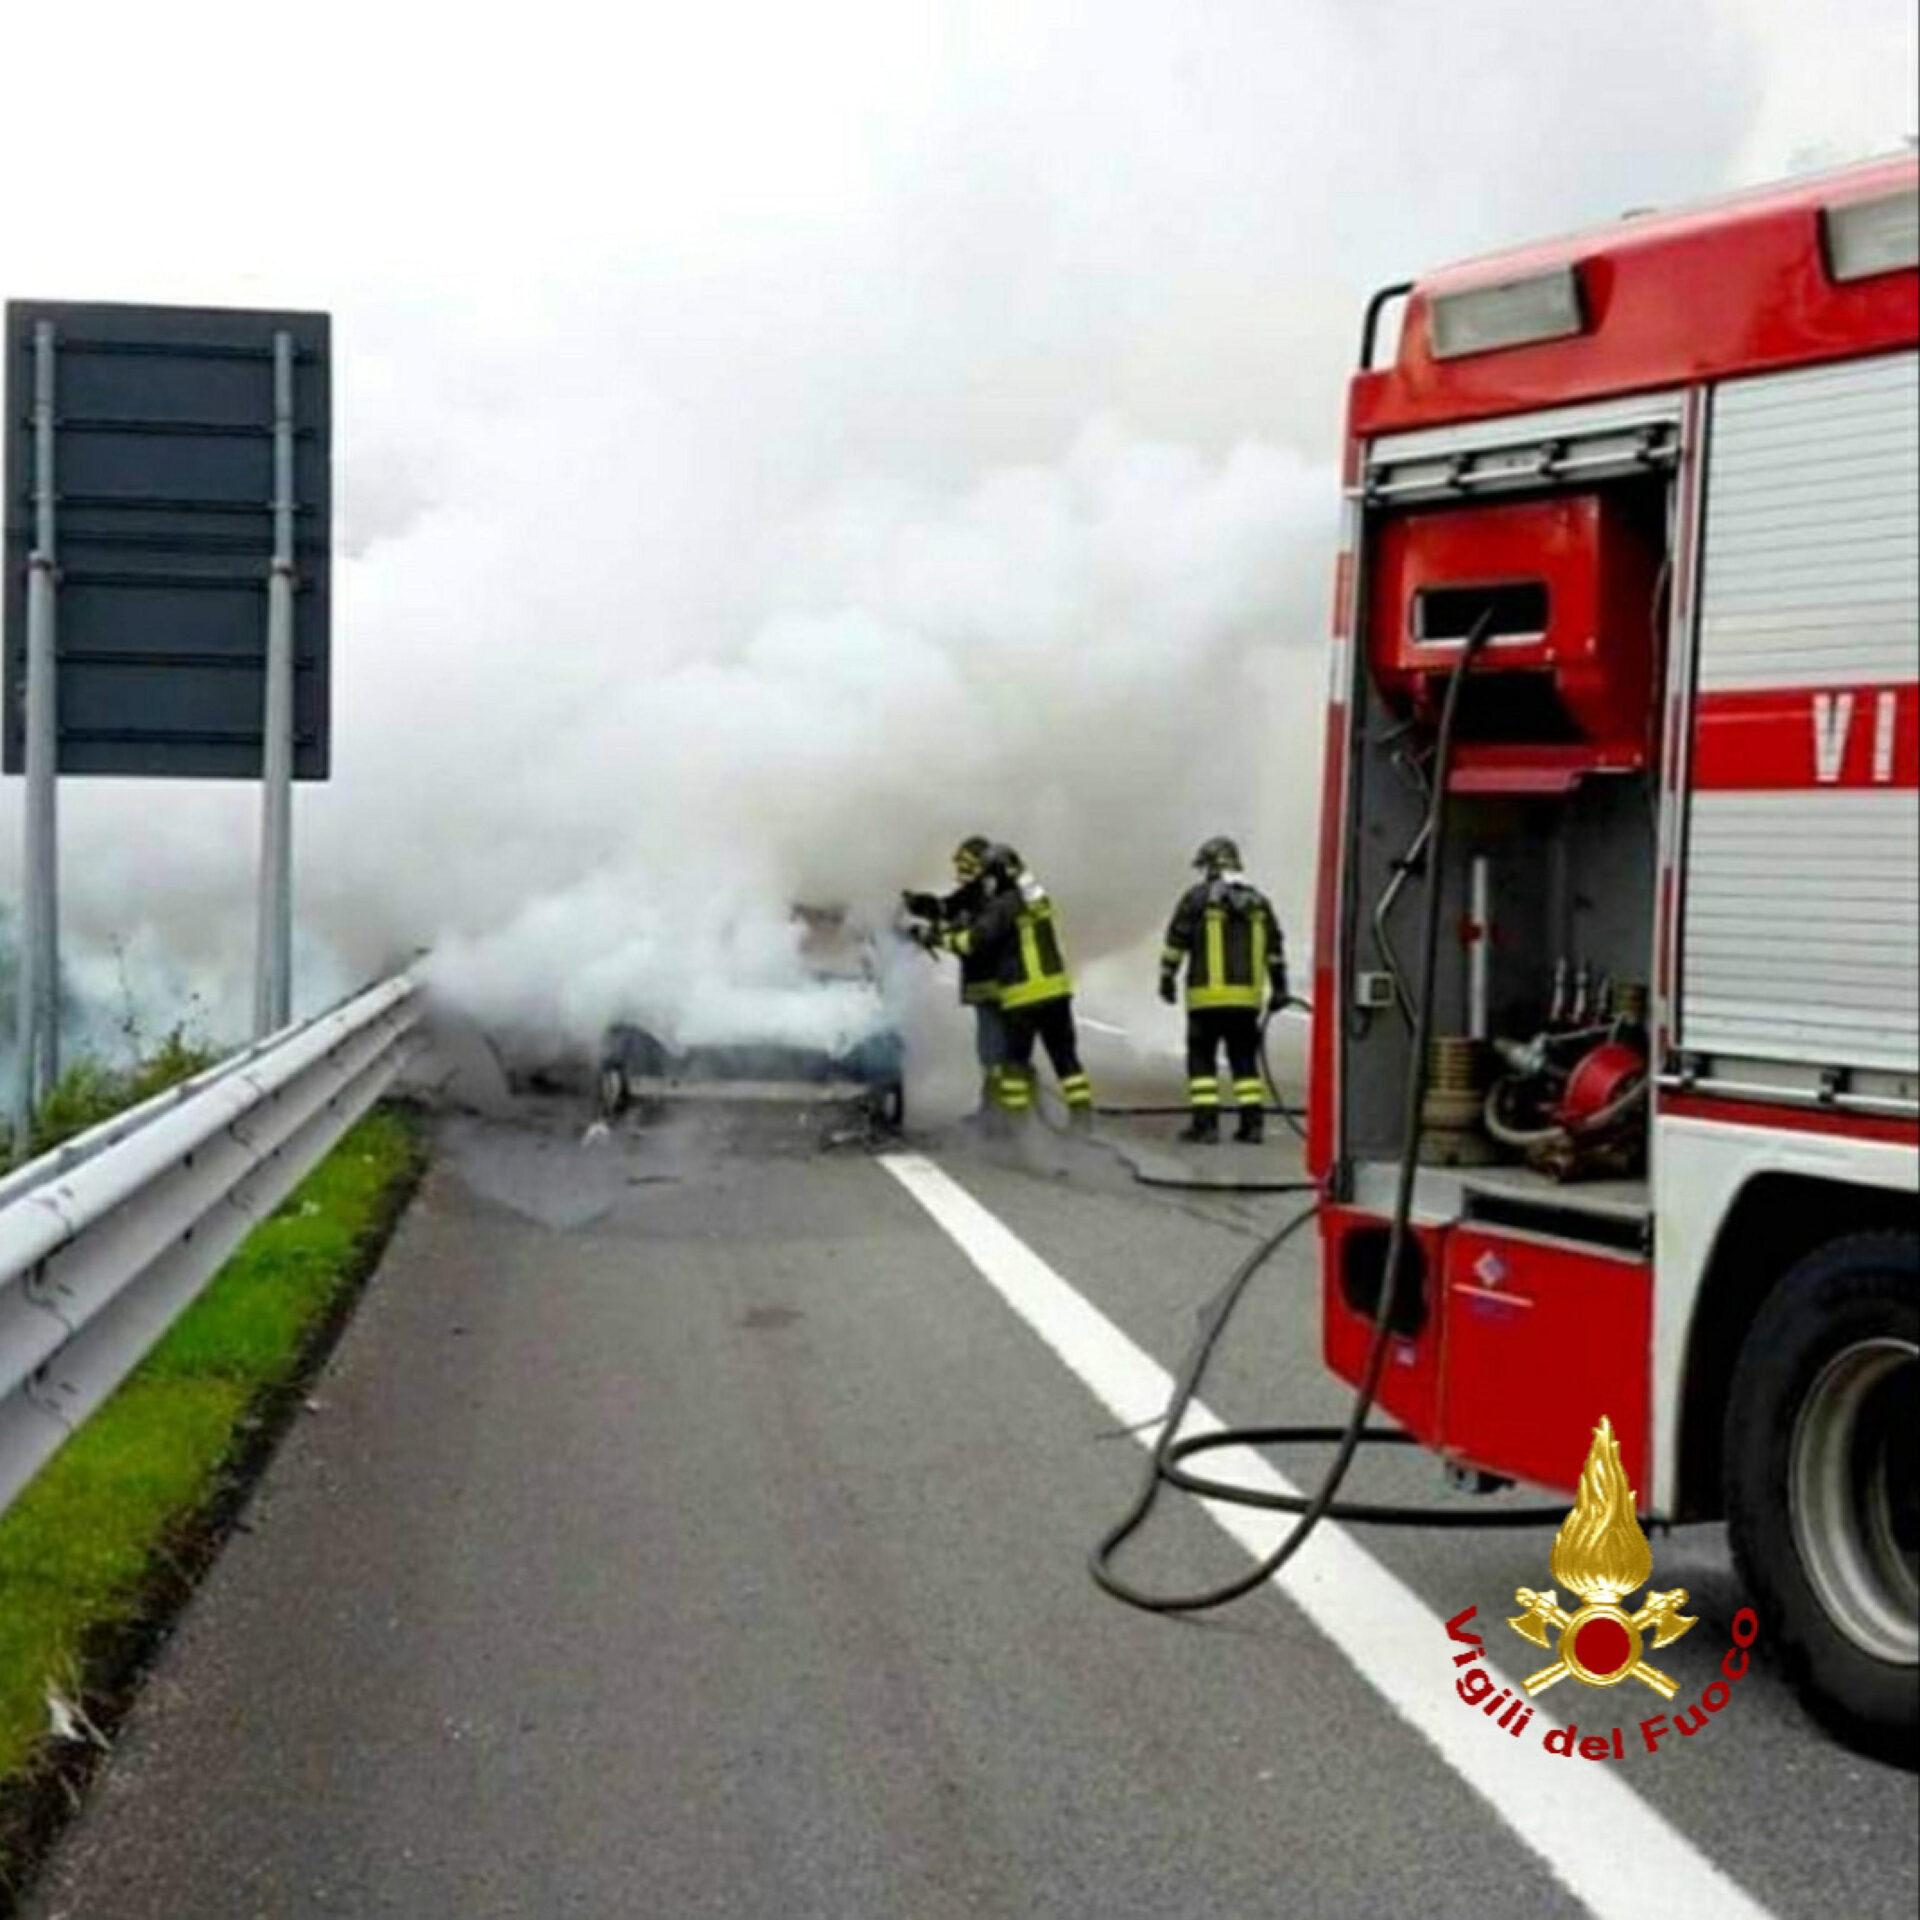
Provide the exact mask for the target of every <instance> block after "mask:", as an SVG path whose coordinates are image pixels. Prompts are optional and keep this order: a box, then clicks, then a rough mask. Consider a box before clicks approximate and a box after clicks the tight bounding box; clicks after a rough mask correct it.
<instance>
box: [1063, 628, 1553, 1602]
mask: <svg viewBox="0 0 1920 1920" xmlns="http://www.w3.org/2000/svg"><path fill="white" fill-rule="evenodd" d="M1492 617H1493V616H1492V611H1491V609H1489V611H1488V612H1487V613H1485V614H1483V615H1482V616H1481V617H1480V619H1479V621H1478V622H1477V623H1476V624H1475V626H1474V628H1473V631H1472V632H1471V633H1470V634H1469V635H1468V636H1467V639H1466V643H1465V645H1464V646H1463V647H1462V649H1461V654H1460V660H1459V663H1458V665H1457V666H1456V667H1455V668H1454V670H1453V673H1452V676H1451V677H1450V678H1449V680H1448V682H1447V691H1446V698H1445V701H1444V704H1443V705H1442V708H1441V713H1440V724H1439V730H1438V734H1437V737H1436V741H1435V746H1434V756H1433V784H1432V788H1431V792H1430V796H1429V800H1428V814H1427V824H1426V827H1425V828H1424V829H1423V832H1422V841H1423V843H1424V847H1425V854H1426V888H1425V895H1424V899H1423V901H1422V913H1421V927H1420V974H1419V985H1418V990H1417V992H1416V994H1415V995H1414V1006H1413V1016H1414V1017H1413V1050H1412V1058H1411V1061H1410V1063H1409V1066H1408V1071H1407V1087H1406V1108H1405V1115H1404V1128H1403V1132H1402V1135H1401V1139H1402V1142H1403V1145H1402V1148H1401V1154H1400V1165H1399V1172H1398V1179H1397V1181H1396V1184H1395V1190H1394V1201H1393V1216H1392V1223H1391V1226H1390V1227H1389V1229H1388V1237H1387V1252H1386V1262H1385V1266H1384V1268H1383V1270H1382V1275H1381V1285H1380V1298H1379V1300H1378V1302H1377V1303H1376V1305H1375V1308H1374V1319H1373V1329H1372V1335H1371V1338H1370V1339H1369V1341H1368V1345H1367V1353H1366V1359H1365V1362H1364V1364H1363V1366H1362V1368H1361V1374H1360V1381H1359V1384H1358V1386H1357V1387H1356V1388H1355V1390H1354V1395H1353V1401H1352V1404H1351V1407H1350V1409H1349V1411H1348V1414H1347V1419H1346V1423H1345V1424H1344V1425H1343V1426H1338V1427H1333V1426H1270V1427H1230V1428H1226V1429H1223V1430H1222V1431H1220V1432H1217V1433H1209V1434H1196V1435H1192V1436H1189V1437H1188V1438H1186V1439H1181V1438H1179V1432H1180V1424H1181V1422H1182V1420H1183V1419H1184V1418H1185V1417H1186V1413H1187V1409H1188V1408H1189V1406H1191V1405H1192V1403H1193V1399H1194V1396H1195V1395H1196V1394H1197V1393H1198V1392H1199V1389H1200V1383H1201V1381H1202V1379H1203V1378H1204V1377H1205V1375H1206V1371H1207V1366H1208V1363H1209V1362H1210V1361H1211V1359H1212V1357H1213V1353H1214V1349H1215V1348H1216V1347H1217V1346H1218V1345H1219V1342H1220V1338H1221V1335H1222V1334H1223V1333H1224V1332H1225V1331H1226V1328H1227V1323H1228V1322H1229V1321H1230V1320H1231V1319H1232V1317H1233V1313H1234V1309H1235V1308H1236V1307H1237V1306H1238V1305H1239V1303H1240V1301H1241V1299H1242V1297H1243V1296H1244V1295H1245V1293H1246V1290H1247V1287H1248V1285H1249V1284H1250V1283H1251V1282H1252V1280H1253V1277H1254V1275H1255V1274H1256V1273H1258V1272H1259V1271H1260V1270H1261V1268H1262V1267H1264V1266H1265V1265H1266V1264H1267V1262H1268V1261H1269V1260H1271V1259H1272V1258H1273V1256H1274V1255H1275V1254H1277V1253H1278V1252H1279V1251H1280V1249H1281V1248H1282V1247H1283V1246H1285V1245H1286V1244H1287V1242H1288V1241H1289V1240H1291V1239H1292V1238H1293V1236H1294V1235H1295V1234H1296V1233H1297V1232H1299V1230H1300V1229H1301V1228H1302V1227H1304V1226H1305V1225H1306V1224H1307V1222H1308V1221H1309V1220H1311V1219H1313V1218H1314V1216H1315V1215H1316V1214H1317V1213H1318V1212H1319V1210H1320V1203H1319V1201H1318V1200H1317V1199H1316V1200H1315V1201H1314V1202H1313V1203H1312V1204H1310V1205H1308V1206H1305V1207H1302V1208H1301V1209H1300V1210H1299V1212H1297V1213H1295V1214H1294V1215H1292V1217H1291V1218H1289V1219H1288V1220H1286V1221H1284V1222H1283V1223H1282V1224H1281V1225H1280V1226H1279V1227H1278V1228H1276V1229H1275V1231H1274V1232H1272V1233H1271V1234H1269V1235H1268V1236H1267V1238H1266V1239H1265V1240H1263V1241H1262V1242H1261V1243H1260V1244H1259V1245H1258V1246H1257V1247H1255V1248H1254V1249H1253V1250H1252V1252H1250V1253H1249V1254H1248V1255H1247V1257H1246V1258H1245V1259H1244V1260H1242V1261H1241V1263H1240V1265H1239V1266H1238V1267H1237V1268H1236V1269H1235V1270H1234V1272H1233V1275H1232V1277H1231V1278H1230V1279H1229V1280H1228V1281H1227V1283H1226V1285H1225V1286H1224V1287H1223V1288H1222V1289H1221V1290H1220V1292H1219V1294H1218V1295H1217V1296H1216V1297H1215V1299H1214V1300H1213V1301H1212V1302H1211V1303H1210V1305H1209V1307H1208V1310H1207V1311H1206V1313H1205V1314H1204V1315H1203V1316H1202V1320H1201V1327H1200V1332H1199V1334H1198V1335H1197V1337H1196V1338H1195V1340H1194V1342H1193V1345H1192V1347H1191V1348H1190V1349H1189V1351H1188V1353H1187V1355H1186V1358H1185V1359H1184V1360H1183V1361H1182V1362H1181V1365H1180V1369H1179V1372H1178V1374H1177V1375H1176V1376H1175V1380H1174V1388H1173V1393H1172V1396H1171V1397H1170V1398H1169V1400H1168V1402H1167V1405H1166V1410H1165V1412H1164V1413H1163V1414H1162V1415H1161V1418H1160V1423H1159V1432H1158V1434H1157V1436H1156V1438H1155V1440H1154V1445H1153V1451H1152V1453H1151V1455H1150V1456H1149V1458H1148V1461H1147V1467H1146V1471H1145V1473H1144V1475H1143V1476H1142V1478H1141V1482H1140V1488H1139V1491H1138V1492H1137V1493H1136V1494H1135V1496H1134V1498H1133V1501H1132V1503H1131V1504H1130V1505H1129V1506H1128V1508H1127V1510H1126V1511H1125V1512H1124V1513H1123V1514H1122V1515H1121V1516H1120V1518H1119V1519H1118V1520H1117V1521H1115V1522H1114V1524H1113V1525H1112V1526H1111V1527H1109V1528H1108V1529H1107V1531H1106V1532H1105V1533H1104V1534H1103V1535H1102V1536H1101V1537H1100V1540H1099V1541H1098V1543H1097V1544H1096V1545H1095V1546H1094V1549H1093V1552H1092V1554H1091V1555H1090V1556H1089V1560H1088V1568H1089V1571H1090V1572H1091V1573H1092V1575H1093V1578H1094V1579H1095V1581H1097V1582H1098V1583H1099V1585H1100V1586H1101V1587H1102V1588H1103V1589H1104V1590H1105V1591H1106V1592H1108V1593H1110V1594H1111V1595H1112V1596H1113V1597H1114V1598H1115V1599H1116V1600H1122V1601H1124V1602H1125V1603H1126V1604H1127V1605H1128V1606H1131V1607H1138V1608H1140V1609H1141V1610H1142V1611H1144V1612H1147V1613H1199V1612H1203V1611H1205V1610H1206V1609H1208V1608H1210V1607H1218V1606H1224V1605H1225V1604H1226V1603H1227V1602H1228V1601H1231V1600H1237V1599H1239V1598H1241V1597H1242V1596H1243V1595H1245V1594H1249V1593H1252V1592H1253V1591H1254V1590H1255V1589H1256V1588H1259V1587H1263V1586H1265V1585H1266V1583H1267V1582H1268V1581H1269V1580H1271V1579H1272V1578H1273V1576H1274V1575H1275V1574H1277V1573H1278V1572H1279V1571H1280V1570H1281V1568H1282V1567H1284V1566H1285V1565H1286V1564H1287V1562H1288V1561H1290V1560H1291V1559H1292V1558H1293V1557H1294V1555H1295V1554H1296V1553H1298V1552H1299V1551H1300V1549H1301V1548H1302V1547H1303V1546H1305V1545H1306V1543H1307V1541H1308V1539H1309V1538H1310V1537H1311V1536H1312V1534H1313V1531H1314V1529H1315V1528H1316V1527H1317V1526H1318V1525H1319V1524H1320V1522H1321V1521H1322V1520H1326V1519H1334V1520H1343V1521H1347V1522H1351V1523H1355V1524H1359V1525H1363V1526H1406V1527H1410V1526H1418V1527H1531V1526H1549V1525H1558V1524H1559V1522H1560V1521H1561V1520H1562V1519H1563V1518H1564V1517H1565V1509H1564V1508H1555V1507H1507V1508H1501V1509H1499V1510H1497V1511H1494V1512H1491V1513H1479V1512H1469V1511H1466V1510H1463V1509H1462V1510H1455V1509H1448V1508H1435V1507H1402V1506H1386V1505H1377V1504H1371V1503H1361V1502H1352V1501H1342V1500H1340V1499H1339V1498H1338V1497H1337V1496H1338V1494H1339V1491H1340V1488H1341V1485H1342V1484H1343V1482H1344V1481H1345V1479H1346V1477H1347V1472H1348V1470H1349V1469H1350V1468H1351V1467H1352V1465H1353V1460H1354V1456H1355V1455H1356V1454H1357V1453H1358V1452H1359V1450H1360V1448H1361V1447H1362V1446H1363V1445H1393V1444H1400V1445H1407V1444H1411V1443H1412V1436H1411V1435H1410V1434H1406V1433H1402V1432H1399V1431H1397V1430H1393V1429H1386V1428H1377V1427H1369V1426H1368V1424H1367V1422H1368V1419H1369V1417H1370V1416H1371V1414H1372V1412H1373V1405H1374V1401H1375V1399H1376V1398H1377V1397H1378V1394H1379V1391H1380V1380H1381V1376H1382V1373H1383V1372H1384V1370H1385V1367H1386V1360H1387V1352H1388V1346H1389V1342H1390V1338H1391V1327H1392V1323H1393V1317H1394V1308H1395V1306H1396V1304H1397V1296H1398V1294H1399V1291H1400V1287H1401V1284H1402V1279H1403V1271H1402V1270H1403V1266H1404V1256H1405V1252H1406V1247H1407V1239H1408V1234H1409V1231H1410V1225H1411V1220H1412V1214H1413V1190H1414V1182H1415V1178H1416V1176H1417V1174H1418V1171H1419V1162H1420V1144H1421V1134H1422V1104H1423V1101H1424V1098H1425V1095H1426V1089H1427V1051H1428V1049H1427V1041H1428V1037H1429V1034H1430V1032H1431V1029H1432V1025H1433V1000H1434V984H1435V978H1436V974H1437V971H1438V969H1437V967H1436V964H1435V963H1436V959H1437V956H1438V952H1439V945H1440V918H1441V895H1442V883H1443V867H1444V858H1445V851H1446V840H1447V825H1448V820H1447V814H1448V807H1447V775H1448V771H1449V768H1450V766H1451V763H1452V757H1453V736H1454V726H1455V721H1456V717H1457V714H1458V710H1459V701H1460V690H1461V687H1462V685H1463V684H1464V683H1465V680H1466V677H1467V674H1468V672H1469V671H1470V669H1471V668H1472V666H1473V663H1474V660H1475V659H1476V658H1477V657H1478V655H1479V652H1480V650H1481V648H1482V647H1483V646H1484V645H1485V644H1486V641H1487V636H1488V632H1489V630H1490V627H1491V623H1492ZM1263 1038H1264V1035H1263ZM1296 1190H1297V1191H1300V1192H1311V1191H1313V1188H1312V1186H1311V1184H1310V1183H1302V1184H1301V1185H1300V1186H1299V1187H1298V1188H1297V1189H1296ZM1327 1442H1333V1443H1335V1447H1336V1451H1335V1453H1334V1457H1333V1460H1332V1461H1331V1462H1330V1463H1329V1465H1328V1467H1327V1469H1326V1472H1325V1473H1324V1474H1323V1475H1322V1477H1321V1480H1320V1484H1319V1486H1318V1487H1316V1488H1315V1489H1314V1491H1313V1492H1312V1493H1311V1494H1284V1493H1261V1492H1256V1491H1254V1490H1253V1489H1250V1488H1247V1487H1240V1486H1235V1485H1233V1484H1231V1483H1230V1482H1227V1481H1220V1480H1210V1479H1208V1478H1206V1477H1205V1476H1203V1475H1201V1474H1198V1473H1194V1472H1192V1471H1190V1470H1189V1469H1188V1468H1186V1467H1185V1466H1184V1465H1183V1462H1185V1461H1187V1460H1189V1459H1191V1458H1192V1457H1193V1456H1194V1455H1196V1454H1200V1453H1205V1452H1211V1451H1213V1450H1215V1449H1217V1448H1221V1447H1279V1446H1299V1445H1311V1444H1315V1443H1320V1444H1325V1443H1327ZM1167 1486H1173V1487H1178V1488H1179V1489H1180V1490H1181V1491H1182V1492H1185V1493H1193V1494H1199V1495H1201V1496H1203V1497H1204V1498H1206V1499H1209V1500H1222V1501H1227V1502H1230V1503H1232V1504H1234V1505H1236V1506H1246V1507H1259V1508H1263V1509H1265V1510H1267V1511H1269V1512H1276V1513H1290V1514H1293V1515H1295V1516H1297V1517H1296V1519H1295V1522H1294V1525H1293V1526H1292V1527H1290V1528H1289V1529H1288V1530H1287V1534H1286V1537H1285V1538H1284V1539H1283V1540H1282V1541H1281V1542H1280V1543H1279V1545H1278V1546H1276V1547H1275V1548H1274V1549H1273V1551H1272V1552H1271V1553H1269V1554H1267V1555H1266V1556H1265V1557H1264V1558H1263V1559H1261V1560H1260V1561H1259V1562H1258V1563H1257V1564H1256V1565H1255V1566H1254V1567H1252V1568H1251V1569H1250V1570H1249V1571H1247V1572H1246V1573H1243V1574H1241V1575H1240V1576H1239V1577H1238V1578H1237V1579H1234V1580H1229V1581H1228V1582H1226V1583H1225V1585H1223V1586H1218V1587H1213V1588H1210V1589H1208V1590H1206V1591H1204V1592H1199V1593H1187V1594H1165V1593H1149V1592H1147V1591H1145V1590H1144V1589H1142V1588H1140V1587H1136V1586H1134V1585H1133V1584H1132V1583H1131V1582H1130V1581H1128V1580H1126V1579H1125V1578H1123V1577H1122V1576H1121V1575H1120V1574H1119V1573H1118V1572H1116V1571H1115V1568H1114V1560H1115V1557H1116V1556H1117V1555H1118V1554H1119V1552H1120V1549H1121V1548H1122V1547H1123V1546H1125V1545H1126V1543H1127V1541H1128V1540H1130V1539H1131V1538H1132V1537H1133V1536H1134V1535H1135V1534H1136V1533H1137V1532H1138V1531H1139V1530H1140V1528H1141V1527H1142V1526H1143V1525H1144V1524H1145V1523H1146V1521H1147V1518H1148V1516H1149V1515H1150V1514H1151V1513H1152V1511H1153V1508H1154V1505H1155V1503H1156V1501H1157V1500H1158V1499H1159V1497H1160V1491H1161V1489H1162V1487H1167Z"/></svg>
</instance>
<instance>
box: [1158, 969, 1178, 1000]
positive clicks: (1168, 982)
mask: <svg viewBox="0 0 1920 1920" xmlns="http://www.w3.org/2000/svg"><path fill="white" fill-rule="evenodd" d="M1160 998H1161V999H1162V1000H1164V1001H1165V1002H1166V1003H1167V1005H1168V1006H1170V1007H1171V1006H1175V1005H1177V1004H1178V1002H1179V999H1180V989H1179V988H1178V987H1176V986H1175V985H1174V983H1173V975H1172V974H1170V973H1163V974H1162V975H1161V976H1160Z"/></svg>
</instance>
